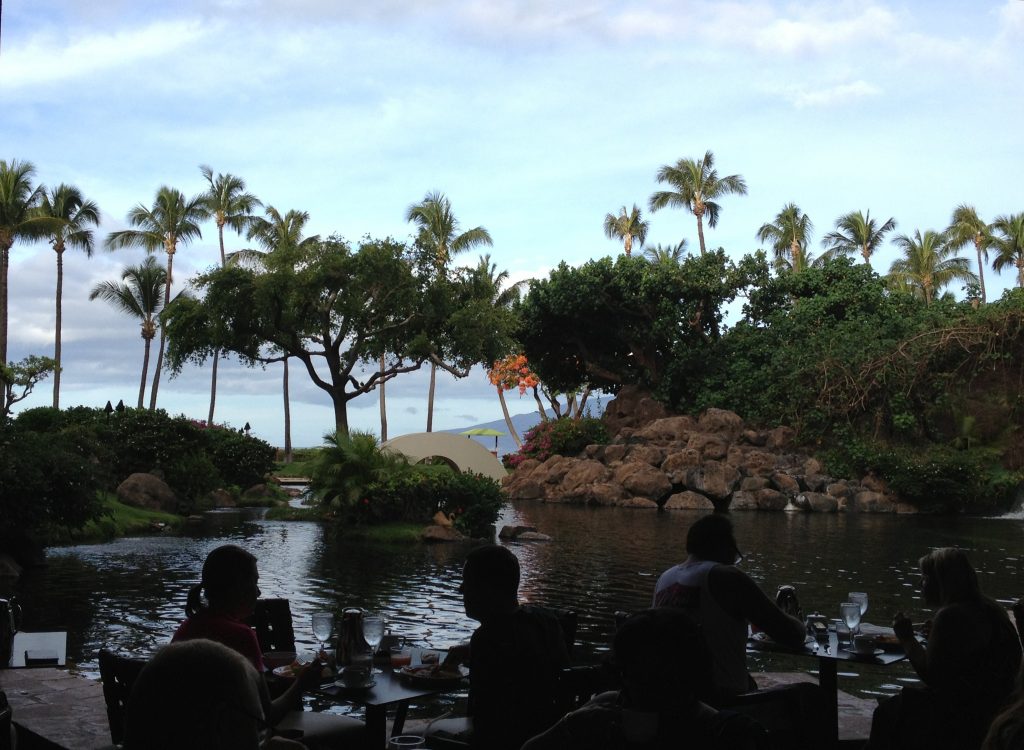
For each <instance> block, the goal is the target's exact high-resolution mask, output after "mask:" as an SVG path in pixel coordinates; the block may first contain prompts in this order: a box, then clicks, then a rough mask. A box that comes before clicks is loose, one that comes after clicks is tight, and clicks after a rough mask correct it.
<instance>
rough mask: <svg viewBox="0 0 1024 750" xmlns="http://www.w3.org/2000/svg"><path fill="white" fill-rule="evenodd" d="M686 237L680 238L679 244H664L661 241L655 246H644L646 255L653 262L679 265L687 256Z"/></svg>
mask: <svg viewBox="0 0 1024 750" xmlns="http://www.w3.org/2000/svg"><path fill="white" fill-rule="evenodd" d="M687 244H688V243H687V242H686V239H685V238H684V239H681V240H679V244H677V245H675V246H673V245H662V244H661V243H660V242H659V243H658V244H657V245H655V246H654V247H645V248H644V257H645V258H647V260H649V261H650V262H651V263H667V264H668V265H670V266H678V265H679V264H680V263H682V262H683V258H685V257H686V251H687V249H688V248H687Z"/></svg>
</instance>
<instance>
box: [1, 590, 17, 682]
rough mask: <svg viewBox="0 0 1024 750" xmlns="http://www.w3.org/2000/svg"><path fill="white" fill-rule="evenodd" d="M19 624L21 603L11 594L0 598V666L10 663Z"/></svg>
mask: <svg viewBox="0 0 1024 750" xmlns="http://www.w3.org/2000/svg"><path fill="white" fill-rule="evenodd" d="M20 625H21V605H19V604H18V602H17V600H16V599H15V598H14V597H13V596H12V597H11V598H10V599H0V667H6V666H7V665H8V664H10V663H11V654H12V653H13V652H14V634H15V633H17V632H18V627H19V626H20Z"/></svg>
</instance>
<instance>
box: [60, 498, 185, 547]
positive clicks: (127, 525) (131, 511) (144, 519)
mask: <svg viewBox="0 0 1024 750" xmlns="http://www.w3.org/2000/svg"><path fill="white" fill-rule="evenodd" d="M101 504H102V507H103V512H102V515H101V516H100V517H99V518H97V519H95V520H92V521H89V522H88V523H87V524H86V525H85V526H84V527H82V528H81V529H78V530H75V531H71V532H68V531H61V532H58V533H56V534H55V535H54V536H55V538H54V539H53V542H55V543H67V542H103V541H109V540H111V539H116V538H118V537H124V536H141V535H145V534H159V533H163V532H165V531H179V530H180V529H181V527H182V526H183V525H184V523H185V519H184V518H182V517H181V516H178V515H175V514H173V513H162V512H160V511H155V510H145V509H144V508H135V507H132V506H130V505H125V504H124V503H121V502H119V501H118V500H117V498H116V497H115V496H114V495H111V494H109V493H102V494H101Z"/></svg>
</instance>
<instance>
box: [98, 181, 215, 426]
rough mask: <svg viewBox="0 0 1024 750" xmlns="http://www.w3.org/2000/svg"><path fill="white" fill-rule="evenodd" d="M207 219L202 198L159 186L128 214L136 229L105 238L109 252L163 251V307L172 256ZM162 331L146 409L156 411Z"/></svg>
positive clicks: (198, 233)
mask: <svg viewBox="0 0 1024 750" xmlns="http://www.w3.org/2000/svg"><path fill="white" fill-rule="evenodd" d="M209 216H210V214H209V211H208V210H207V208H206V204H205V203H204V201H203V197H202V196H201V195H197V196H194V197H192V198H187V199H186V198H185V195H184V194H183V193H182V192H181V191H180V190H177V189H175V188H171V187H167V186H166V185H164V186H162V187H161V188H160V189H159V190H157V191H156V197H155V199H154V200H153V205H152V206H149V207H146V206H144V205H142V204H141V203H140V204H139V205H137V206H136V207H135V208H133V209H132V210H131V211H129V212H128V224H129V225H131V226H133V227H138V228H137V229H122V230H121V231H119V232H112V233H111V234H110V235H109V236H108V237H107V242H106V246H107V248H108V249H109V250H117V249H119V248H126V247H141V248H143V249H144V250H145V251H146V252H147V253H155V252H158V251H159V250H161V249H162V250H163V251H164V252H165V253H166V254H167V275H166V278H165V281H164V306H165V307H166V306H167V305H168V304H169V303H170V301H171V284H172V283H174V254H175V253H176V252H177V251H178V244H179V243H181V244H188V243H189V242H191V241H192V240H194V239H196V238H199V237H202V236H203V235H202V231H201V230H200V229H199V224H200V223H201V222H203V221H205V220H206V219H208V218H209ZM164 330H165V329H164V328H163V327H161V328H160V347H159V350H158V353H157V357H156V367H155V368H154V370H153V388H152V390H151V391H150V394H149V408H150V409H155V408H156V397H157V392H158V391H159V389H160V371H161V369H163V361H164V347H165V344H166V339H165V336H164Z"/></svg>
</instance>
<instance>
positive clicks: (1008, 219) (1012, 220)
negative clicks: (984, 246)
mask: <svg viewBox="0 0 1024 750" xmlns="http://www.w3.org/2000/svg"><path fill="white" fill-rule="evenodd" d="M992 249H993V250H995V251H996V257H995V260H993V261H992V268H994V269H995V270H996V271H1000V272H1001V271H1002V270H1003V269H1004V268H1007V267H1009V266H1014V267H1015V268H1016V269H1017V286H1019V287H1024V213H1019V214H1006V215H1004V216H997V217H996V220H995V221H993V222H992Z"/></svg>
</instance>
